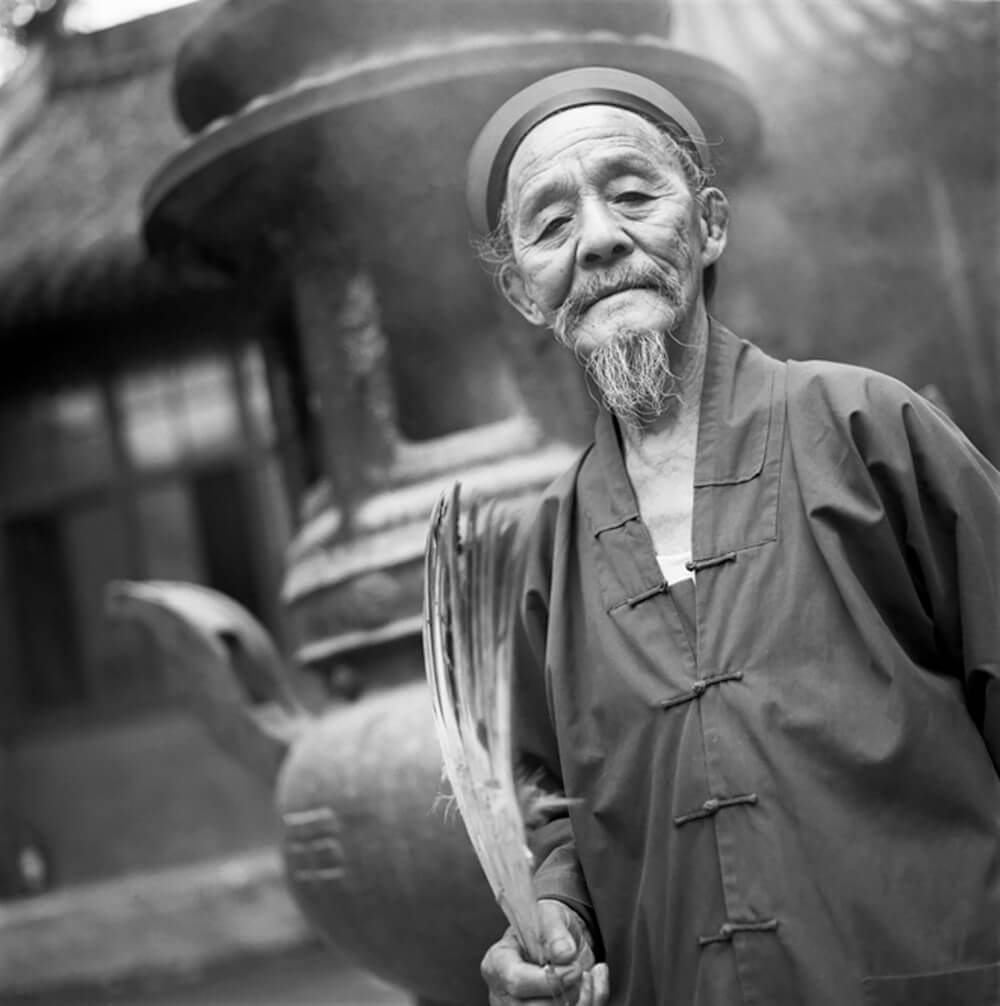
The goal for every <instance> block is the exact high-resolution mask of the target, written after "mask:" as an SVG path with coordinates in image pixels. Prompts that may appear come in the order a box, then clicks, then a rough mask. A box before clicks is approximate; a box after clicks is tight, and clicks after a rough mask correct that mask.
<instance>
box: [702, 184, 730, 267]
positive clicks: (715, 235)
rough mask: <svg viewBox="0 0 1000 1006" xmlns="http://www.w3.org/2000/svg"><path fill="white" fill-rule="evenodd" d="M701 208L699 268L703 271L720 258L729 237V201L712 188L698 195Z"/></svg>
mask: <svg viewBox="0 0 1000 1006" xmlns="http://www.w3.org/2000/svg"><path fill="white" fill-rule="evenodd" d="M698 202H699V204H700V206H701V219H700V225H701V266H702V268H703V269H704V268H705V267H706V266H710V265H712V264H713V263H715V262H718V261H719V259H720V258H721V257H722V253H723V251H725V248H726V241H727V240H728V237H729V200H728V199H727V198H726V194H725V193H724V192H723V191H722V190H721V189H717V188H715V187H714V186H709V187H708V188H705V189H702V190H701V192H700V193H699V195H698Z"/></svg>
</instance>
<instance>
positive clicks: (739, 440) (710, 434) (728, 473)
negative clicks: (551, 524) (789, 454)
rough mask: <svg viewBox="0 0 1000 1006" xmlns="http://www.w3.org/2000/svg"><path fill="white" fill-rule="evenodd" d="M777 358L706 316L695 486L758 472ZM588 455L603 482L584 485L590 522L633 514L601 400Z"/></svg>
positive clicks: (619, 520) (597, 525)
mask: <svg viewBox="0 0 1000 1006" xmlns="http://www.w3.org/2000/svg"><path fill="white" fill-rule="evenodd" d="M779 366H780V364H779V363H778V361H776V360H774V359H772V358H771V357H769V356H767V355H766V354H765V353H763V352H762V351H761V350H759V349H758V348H757V347H756V346H754V345H752V344H751V343H749V342H746V341H745V340H743V339H739V338H737V337H736V336H735V335H733V334H732V333H731V332H730V331H729V330H728V329H727V328H726V327H725V326H723V325H721V324H720V323H719V322H717V321H715V320H714V319H711V320H710V323H709V335H708V354H707V358H706V360H705V380H704V385H703V387H702V397H701V409H700V412H699V418H698V449H697V456H696V460H695V474H694V485H695V489H699V488H705V487H708V486H724V485H735V484H739V483H741V482H747V481H749V480H751V479H753V478H756V477H757V476H758V475H759V474H760V473H761V470H762V468H763V465H764V458H765V455H766V452H767V442H768V434H769V431H770V429H771V425H772V424H771V414H772V410H773V408H774V405H773V395H772V388H773V383H774V375H775V368H776V367H779ZM593 458H594V460H595V461H596V462H597V464H596V467H597V468H598V469H599V471H600V475H601V476H602V481H603V486H601V487H597V486H594V489H599V491H595V492H588V493H587V494H586V500H587V509H588V511H589V514H590V518H591V521H592V522H593V524H594V530H595V532H600V531H603V530H606V529H608V528H611V527H617V526H620V525H621V524H624V523H625V522H626V521H629V520H633V519H635V518H636V517H638V516H639V508H638V503H637V502H636V498H635V493H634V491H633V489H632V483H631V482H630V480H629V477H628V473H627V471H626V468H625V457H624V454H623V452H622V447H621V441H620V439H619V434H618V425H617V423H616V421H615V419H614V418H613V417H612V416H611V414H610V413H609V412H608V411H607V410H606V409H604V408H600V409H599V411H598V416H597V422H596V426H595V431H594V453H593ZM581 474H582V475H584V477H586V475H585V474H584V473H581Z"/></svg>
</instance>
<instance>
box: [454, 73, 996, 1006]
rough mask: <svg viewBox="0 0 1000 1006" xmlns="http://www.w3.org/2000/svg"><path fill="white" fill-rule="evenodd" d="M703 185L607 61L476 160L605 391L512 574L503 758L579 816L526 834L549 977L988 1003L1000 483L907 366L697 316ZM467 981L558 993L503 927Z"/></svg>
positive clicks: (686, 999)
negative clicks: (808, 346) (803, 356)
mask: <svg viewBox="0 0 1000 1006" xmlns="http://www.w3.org/2000/svg"><path fill="white" fill-rule="evenodd" d="M708 169H709V164H708V153H707V147H706V145H705V142H704V140H703V135H702V131H701V129H700V127H699V125H698V123H697V122H696V121H695V119H694V118H693V117H692V115H691V114H690V112H689V111H688V110H687V109H686V108H685V107H684V106H683V105H682V104H681V103H680V102H679V101H678V99H677V98H676V97H675V96H674V95H672V94H670V93H669V92H667V91H665V90H664V89H662V88H661V87H659V86H658V85H656V84H654V83H653V82H652V81H649V80H646V79H644V78H639V77H636V76H634V75H631V74H627V73H623V72H620V71H615V70H609V69H601V68H591V69H587V70H577V71H571V72H569V73H567V74H560V75H557V76H555V77H553V78H548V79H546V80H544V81H542V82H540V83H538V84H536V85H534V86H533V87H531V88H528V89H527V90H526V91H524V92H522V93H520V94H519V95H517V96H515V97H514V98H513V99H511V101H510V102H509V103H508V104H507V105H505V106H504V108H502V109H501V110H500V111H499V112H498V113H497V115H496V116H495V117H494V118H493V119H492V120H491V122H490V123H489V124H488V126H487V127H486V129H485V130H484V132H483V134H482V135H481V137H480V139H479V141H477V145H476V147H475V148H474V150H473V154H472V157H471V159H470V177H469V198H470V206H471V208H472V211H473V214H474V215H475V217H476V219H477V221H478V222H479V224H480V226H482V227H484V228H489V229H491V230H492V238H491V241H490V249H491V255H492V257H493V258H494V259H495V260H497V263H498V268H499V279H500V283H501V286H502V289H503V291H504V293H505V294H506V297H507V299H508V300H509V301H510V302H511V304H513V306H514V307H515V308H516V309H517V310H518V311H519V312H520V313H521V314H522V315H524V317H525V318H527V319H528V320H529V321H531V322H532V323H534V324H536V325H544V326H548V327H549V328H551V329H552V331H553V333H554V334H555V337H556V338H557V339H558V340H559V341H560V342H562V343H564V344H565V345H566V346H567V347H569V348H570V349H571V350H572V352H573V353H574V354H575V356H576V357H577V358H578V359H579V361H580V362H581V363H582V365H583V366H584V367H585V368H586V371H587V374H588V377H589V380H590V381H591V382H592V384H593V386H594V387H595V388H596V390H597V392H598V393H599V396H600V400H601V408H600V410H599V415H598V419H597V426H596V433H595V442H594V444H593V445H592V446H591V447H590V448H589V449H588V450H586V451H585V452H584V453H583V455H582V457H581V458H580V459H579V461H578V463H577V464H576V465H575V466H574V467H573V469H572V470H571V471H569V472H567V473H566V474H565V475H564V476H563V477H561V478H560V479H558V480H557V481H556V482H555V483H554V484H553V485H552V486H551V487H550V488H549V489H548V490H547V491H546V493H545V494H544V496H543V498H542V500H541V502H540V505H539V507H538V510H537V512H536V513H535V514H534V517H533V519H532V521H531V525H530V531H529V533H528V535H527V543H526V546H525V554H524V582H523V591H522V595H521V596H522V603H521V607H520V617H519V626H518V627H519V633H518V636H519V639H518V666H517V673H518V689H517V694H516V696H515V703H516V716H517V728H518V730H519V734H520V739H519V746H520V750H521V754H522V757H523V758H524V760H525V762H526V763H527V765H528V766H529V767H531V768H533V769H535V768H541V769H543V770H544V771H545V772H546V773H547V774H548V775H549V776H550V777H551V778H552V780H553V783H554V784H555V785H558V786H561V787H562V788H563V789H564V791H565V793H566V795H567V796H568V797H570V798H571V803H570V806H569V809H568V811H567V812H565V813H564V814H562V815H556V816H554V817H551V818H549V819H547V820H546V821H545V822H544V823H543V824H541V825H540V826H539V827H538V828H537V829H535V831H534V834H533V836H532V846H533V851H534V853H535V861H536V864H537V868H536V874H535V882H536V892H537V895H538V897H539V899H540V900H541V904H542V912H543V918H544V920H545V926H546V930H547V945H548V948H549V952H550V960H551V962H552V963H553V964H555V965H556V972H557V974H558V975H559V976H560V977H561V979H562V982H563V985H564V988H565V990H566V991H567V995H568V997H569V998H570V999H572V1000H576V999H578V1000H579V1002H580V1003H583V1004H585V1006H599V1004H602V1003H605V1002H612V1003H616V1004H626V1003H627V1004H631V1006H653V1004H663V1006H667V1004H671V1006H692V1004H699V1006H701V1004H705V1006H735V1004H737V1003H746V1004H759V1006H862V1004H882V1006H889V1004H897V1006H901V1004H904V1003H905V1004H907V1006H918V1004H919V1006H945V1004H950V1006H955V1004H957V1006H986V1004H987V1003H989V1004H993V1006H996V1004H998V1003H1000V778H998V773H997V765H998V764H1000V683H998V680H1000V475H998V473H997V472H996V470H995V469H994V468H992V467H991V466H990V464H989V463H988V462H987V461H986V460H985V459H984V458H983V457H982V456H981V455H980V454H978V453H977V452H976V450H975V449H974V448H973V447H972V446H971V445H970V444H969V443H968V441H967V440H966V439H965V438H964V437H963V436H962V434H961V433H960V432H959V431H958V430H957V429H956V428H955V427H954V426H953V425H952V424H951V423H950V422H949V421H948V419H946V418H945V417H944V416H943V415H942V414H941V413H940V412H939V411H937V410H936V409H935V408H934V407H933V406H931V405H930V404H929V403H928V402H926V401H925V400H923V399H922V398H921V397H920V396H919V395H917V394H914V393H913V392H911V391H910V390H909V389H907V388H906V387H905V386H903V385H901V384H900V383H899V382H897V381H895V380H893V379H891V378H889V377H885V376H883V375H880V374H876V373H873V372H870V371H866V370H861V369H858V368H854V367H846V366H842V365H835V364H830V363H817V362H809V363H791V362H789V363H781V362H778V361H777V360H774V359H772V358H770V357H768V356H766V355H765V354H764V353H762V352H761V351H760V350H758V349H756V348H755V347H753V346H752V345H750V344H748V343H746V342H744V341H741V340H740V339H738V338H736V337H735V336H733V335H732V334H730V333H729V332H728V331H727V330H726V329H725V328H723V327H722V325H720V324H718V323H717V322H716V321H715V320H714V319H712V318H711V317H709V315H708V312H707V308H706V281H707V279H709V278H710V277H711V276H712V273H713V271H714V270H713V267H714V264H715V263H716V262H717V261H718V259H719V257H720V256H721V255H722V253H723V250H724V249H725V246H726V235H727V228H728V224H729V216H728V204H727V201H726V198H725V196H724V195H723V193H722V192H720V191H719V190H718V189H717V188H713V187H711V186H709V185H707V184H706V180H707V174H708ZM595 961H596V962H600V963H596V964H595ZM483 974H484V976H485V978H486V980H487V983H488V985H489V988H490V992H491V1002H492V1003H494V1004H508V1003H515V1002H534V1001H543V1000H544V1001H551V996H552V986H551V984H550V982H551V970H550V971H549V972H547V971H546V970H545V969H543V968H541V967H538V966H537V965H536V964H533V963H532V962H530V961H527V960H525V959H524V957H523V955H522V954H521V951H520V949H519V948H518V946H517V943H516V941H515V940H514V939H513V938H512V937H511V936H510V935H509V934H508V935H506V936H504V937H503V938H502V939H500V941H499V942H498V943H497V944H495V945H494V946H493V947H492V948H491V949H490V950H489V951H488V953H487V954H486V957H485V958H484V961H483Z"/></svg>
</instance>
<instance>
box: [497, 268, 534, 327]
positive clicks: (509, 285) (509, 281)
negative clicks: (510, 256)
mask: <svg viewBox="0 0 1000 1006" xmlns="http://www.w3.org/2000/svg"><path fill="white" fill-rule="evenodd" d="M497 278H498V280H499V281H500V289H501V291H503V295H504V296H505V297H506V298H507V300H508V302H509V303H510V304H512V305H513V306H514V308H516V309H517V311H518V313H519V314H520V315H521V316H522V317H524V318H527V320H528V321H530V322H531V324H532V325H544V324H545V316H544V315H543V314H542V310H541V308H540V307H539V306H538V305H537V304H536V303H535V302H534V301H533V300H532V299H531V297H529V296H528V291H527V289H526V287H525V285H524V278H523V277H522V276H521V271H520V270H519V269H518V268H517V266H515V265H512V264H510V263H508V264H507V265H505V266H504V267H503V269H501V270H500V275H499V276H498V277H497Z"/></svg>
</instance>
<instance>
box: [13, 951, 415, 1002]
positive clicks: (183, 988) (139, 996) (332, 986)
mask: <svg viewBox="0 0 1000 1006" xmlns="http://www.w3.org/2000/svg"><path fill="white" fill-rule="evenodd" d="M413 1001H414V1000H413V999H412V998H411V997H410V996H409V995H407V994H406V993H405V992H403V991H402V990H400V989H397V988H394V987H393V986H391V985H387V984H386V983H385V982H382V981H380V980H379V979H378V978H375V977H374V976H372V975H370V974H368V973H366V972H364V971H361V970H359V969H357V968H355V967H353V966H352V965H351V964H349V963H348V962H346V961H345V960H343V959H342V958H340V957H338V956H337V955H336V954H334V953H333V952H332V951H330V950H329V949H328V948H325V947H317V946H310V947H306V948H303V949H300V950H295V951H291V952H286V953H282V954H280V955H276V956H267V957H257V958H253V959H248V960H245V961H241V962H238V963H230V964H227V965H223V966H219V967H216V968H213V969H212V970H210V971H208V972H206V973H204V974H202V975H200V976H198V977H191V978H185V979H175V980H173V981H161V982H160V983H158V984H156V985H145V986H140V985H136V984H132V985H129V986H124V987H120V988H112V989H107V990H95V989H68V990H66V991H64V992H58V993H48V994H46V995H44V996H20V997H15V998H14V999H5V1000H4V1004H5V1006H112V1004H114V1006H126V1004H128V1006H412V1004H413Z"/></svg>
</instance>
